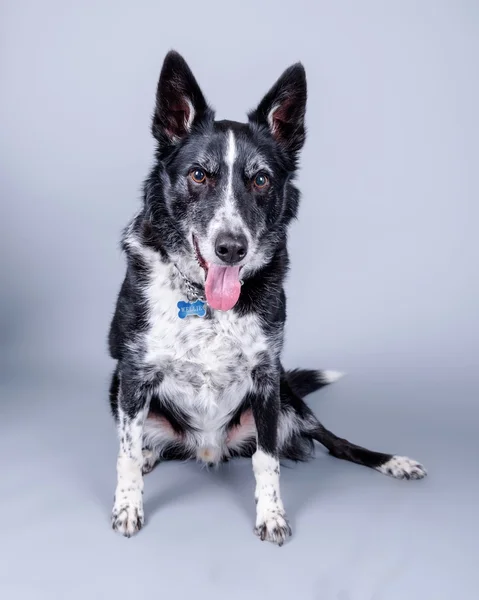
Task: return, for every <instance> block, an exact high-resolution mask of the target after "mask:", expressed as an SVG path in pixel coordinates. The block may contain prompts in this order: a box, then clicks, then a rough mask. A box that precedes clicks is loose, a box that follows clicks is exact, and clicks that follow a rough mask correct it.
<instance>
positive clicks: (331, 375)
mask: <svg viewBox="0 0 479 600" xmlns="http://www.w3.org/2000/svg"><path fill="white" fill-rule="evenodd" d="M284 375H285V378H286V380H287V382H288V383H289V385H290V387H291V389H292V390H293V392H294V393H295V394H297V395H298V396H299V397H300V398H304V397H305V396H307V395H308V394H312V393H313V392H316V391H317V390H319V389H321V388H322V387H324V386H326V385H329V384H330V383H334V382H335V381H337V380H338V379H340V378H341V377H342V376H343V373H340V372H339V371H315V370H313V369H292V370H290V371H286V372H285V374H284Z"/></svg>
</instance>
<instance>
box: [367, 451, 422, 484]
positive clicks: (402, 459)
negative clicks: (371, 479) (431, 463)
mask: <svg viewBox="0 0 479 600" xmlns="http://www.w3.org/2000/svg"><path fill="white" fill-rule="evenodd" d="M376 469H377V470H378V471H379V472H380V473H383V474H384V475H390V476H391V477H395V478H396V479H422V478H423V477H426V475H427V471H426V469H425V468H424V467H423V466H422V465H421V463H418V462H417V461H415V460H412V458H408V457H407V456H393V457H392V458H390V459H389V460H388V461H387V462H385V463H383V464H382V465H380V466H379V467H376Z"/></svg>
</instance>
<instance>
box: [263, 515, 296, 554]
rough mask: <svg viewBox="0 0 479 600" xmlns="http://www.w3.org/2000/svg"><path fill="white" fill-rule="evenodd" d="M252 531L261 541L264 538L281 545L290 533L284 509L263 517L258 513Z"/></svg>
mask: <svg viewBox="0 0 479 600" xmlns="http://www.w3.org/2000/svg"><path fill="white" fill-rule="evenodd" d="M254 532H255V534H256V535H257V536H258V537H259V539H260V540H261V541H262V542H264V541H265V540H266V541H268V542H273V544H277V545H278V546H282V545H283V544H284V542H285V541H286V539H287V538H288V537H289V536H290V535H291V533H292V532H291V527H290V526H289V523H288V520H287V518H286V514H285V513H284V511H278V512H276V513H274V514H273V513H270V514H269V515H267V516H265V517H264V518H261V517H260V516H259V515H258V519H257V521H256V527H255V529H254Z"/></svg>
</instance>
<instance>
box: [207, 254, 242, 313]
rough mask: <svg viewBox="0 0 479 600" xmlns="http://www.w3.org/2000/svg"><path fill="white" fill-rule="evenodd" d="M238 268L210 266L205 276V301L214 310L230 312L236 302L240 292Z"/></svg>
mask: <svg viewBox="0 0 479 600" xmlns="http://www.w3.org/2000/svg"><path fill="white" fill-rule="evenodd" d="M239 271H240V267H222V266H220V265H213V264H210V265H209V266H208V275H207V276H206V285H205V293H206V300H207V302H208V304H209V305H210V306H211V308H214V309H215V310H230V308H233V306H234V305H235V304H236V303H237V302H238V298H239V296H240V292H241V283H240V280H239Z"/></svg>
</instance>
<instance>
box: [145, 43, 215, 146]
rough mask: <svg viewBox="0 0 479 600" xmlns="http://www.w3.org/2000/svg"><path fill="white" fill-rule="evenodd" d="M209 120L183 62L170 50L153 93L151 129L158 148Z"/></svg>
mask: <svg viewBox="0 0 479 600" xmlns="http://www.w3.org/2000/svg"><path fill="white" fill-rule="evenodd" d="M208 118H213V111H212V110H211V109H210V108H209V106H208V104H207V102H206V100H205V97H204V96H203V93H202V91H201V89H200V86H199V85H198V83H197V82H196V79H195V77H194V75H193V73H192V72H191V69H190V68H189V66H188V64H187V63H186V61H185V59H184V58H183V57H182V56H181V55H180V54H178V52H175V51H174V50H171V51H170V52H168V54H167V55H166V57H165V60H164V62H163V67H162V69H161V73H160V79H159V81H158V88H157V91H156V106H155V113H154V115H153V122H152V126H151V130H152V133H153V135H154V137H155V138H156V139H157V140H158V142H160V144H161V145H171V144H176V143H177V142H179V141H180V140H181V139H182V138H183V137H184V136H186V135H187V134H188V133H189V132H190V131H191V129H192V128H193V126H194V125H195V124H197V123H199V122H200V121H202V120H204V119H208Z"/></svg>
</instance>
